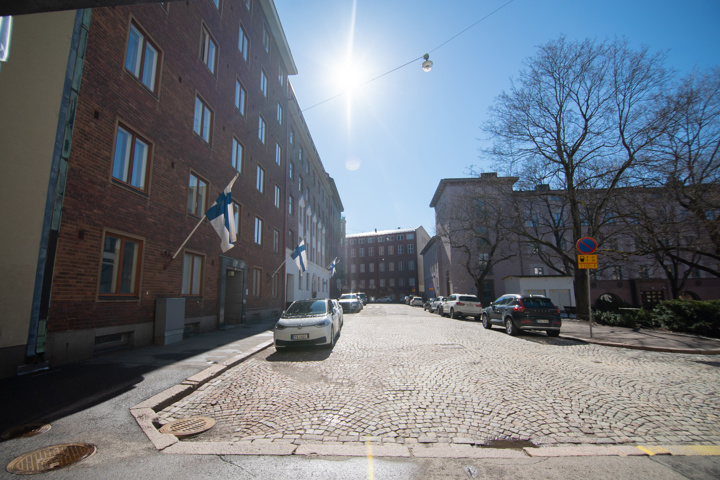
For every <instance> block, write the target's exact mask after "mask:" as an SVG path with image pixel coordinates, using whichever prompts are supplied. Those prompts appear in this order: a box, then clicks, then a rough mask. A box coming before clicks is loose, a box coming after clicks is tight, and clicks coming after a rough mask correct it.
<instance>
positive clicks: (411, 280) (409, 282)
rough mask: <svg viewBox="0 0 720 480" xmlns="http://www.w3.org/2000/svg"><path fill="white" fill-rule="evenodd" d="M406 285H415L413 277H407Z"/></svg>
mask: <svg viewBox="0 0 720 480" xmlns="http://www.w3.org/2000/svg"><path fill="white" fill-rule="evenodd" d="M408 286H409V287H414V286H415V279H414V278H408Z"/></svg>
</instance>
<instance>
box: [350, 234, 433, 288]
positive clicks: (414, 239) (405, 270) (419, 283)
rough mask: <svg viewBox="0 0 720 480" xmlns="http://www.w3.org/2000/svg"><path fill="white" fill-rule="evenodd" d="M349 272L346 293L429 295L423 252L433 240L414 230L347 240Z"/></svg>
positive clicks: (366, 235) (351, 236) (356, 235)
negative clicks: (426, 288)
mask: <svg viewBox="0 0 720 480" xmlns="http://www.w3.org/2000/svg"><path fill="white" fill-rule="evenodd" d="M345 240H346V245H347V246H346V250H347V269H346V272H345V275H346V278H345V283H344V284H343V292H344V293H348V292H365V294H366V295H367V296H368V298H371V297H372V298H376V299H377V298H382V297H390V298H391V299H393V300H400V299H402V298H403V297H404V296H406V295H413V296H422V295H424V294H425V275H424V265H423V262H422V256H421V255H420V252H421V251H422V249H423V248H425V245H426V244H427V243H428V242H429V241H430V236H429V235H428V234H427V232H426V231H425V229H424V228H423V227H422V226H420V227H417V228H413V229H397V230H383V231H375V232H369V233H357V234H352V235H348V236H347V237H346V239H345Z"/></svg>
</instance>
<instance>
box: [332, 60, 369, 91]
mask: <svg viewBox="0 0 720 480" xmlns="http://www.w3.org/2000/svg"><path fill="white" fill-rule="evenodd" d="M362 83H363V78H362V75H361V70H360V69H359V68H358V67H355V66H353V65H352V63H350V62H348V63H347V64H345V65H342V66H341V67H340V68H338V69H337V70H336V72H335V84H336V85H337V88H338V90H339V91H341V92H343V93H345V92H347V93H348V94H352V93H354V92H355V90H357V88H358V87H359V86H360V85H362Z"/></svg>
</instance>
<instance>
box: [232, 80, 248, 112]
mask: <svg viewBox="0 0 720 480" xmlns="http://www.w3.org/2000/svg"><path fill="white" fill-rule="evenodd" d="M246 102H247V91H246V90H245V88H244V87H243V86H242V84H241V83H240V80H235V108H237V109H238V111H240V113H241V114H243V115H245V103H246Z"/></svg>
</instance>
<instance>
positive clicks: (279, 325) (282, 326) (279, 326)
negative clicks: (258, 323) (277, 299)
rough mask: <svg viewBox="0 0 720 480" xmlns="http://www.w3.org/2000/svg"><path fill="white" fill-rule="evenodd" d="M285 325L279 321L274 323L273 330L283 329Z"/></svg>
mask: <svg viewBox="0 0 720 480" xmlns="http://www.w3.org/2000/svg"><path fill="white" fill-rule="evenodd" d="M285 328H287V327H285V325H282V324H280V322H278V323H276V324H275V330H285Z"/></svg>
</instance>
